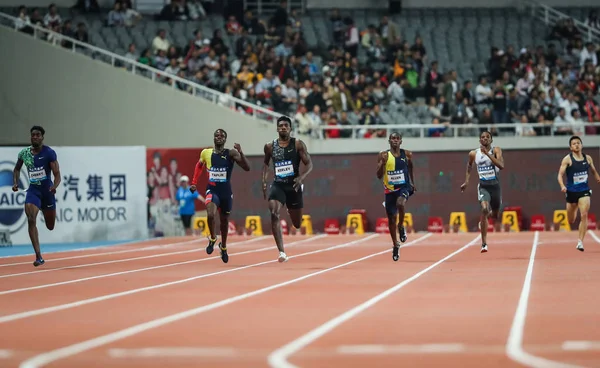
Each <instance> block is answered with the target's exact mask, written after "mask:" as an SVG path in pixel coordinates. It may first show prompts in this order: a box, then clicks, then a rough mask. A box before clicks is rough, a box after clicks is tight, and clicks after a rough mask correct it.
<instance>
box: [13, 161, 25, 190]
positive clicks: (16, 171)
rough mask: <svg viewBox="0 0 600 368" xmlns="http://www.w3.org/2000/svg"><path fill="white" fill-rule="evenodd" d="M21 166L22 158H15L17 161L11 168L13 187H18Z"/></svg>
mask: <svg viewBox="0 0 600 368" xmlns="http://www.w3.org/2000/svg"><path fill="white" fill-rule="evenodd" d="M22 167H23V160H21V159H20V158H19V159H18V160H17V163H16V164H15V168H14V169H13V188H15V187H16V188H18V187H19V176H20V173H21V168H22Z"/></svg>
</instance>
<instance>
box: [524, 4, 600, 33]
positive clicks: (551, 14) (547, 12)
mask: <svg viewBox="0 0 600 368" xmlns="http://www.w3.org/2000/svg"><path fill="white" fill-rule="evenodd" d="M527 5H528V6H530V7H531V15H532V16H533V17H534V18H538V19H540V20H542V21H543V22H544V23H545V24H546V25H547V26H553V25H554V24H556V23H557V22H558V21H559V20H561V19H569V18H572V17H571V16H569V15H567V14H565V13H562V12H559V11H558V10H556V9H554V8H552V7H549V6H548V5H545V4H542V3H540V2H538V1H535V0H527ZM573 23H574V24H575V26H576V27H577V28H578V29H579V30H580V31H582V32H584V33H585V34H586V35H587V40H588V41H590V42H600V30H598V29H594V28H592V27H590V26H588V25H587V24H585V23H583V22H582V21H580V20H578V19H573Z"/></svg>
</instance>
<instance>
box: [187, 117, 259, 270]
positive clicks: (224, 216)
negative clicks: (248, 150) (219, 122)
mask: <svg viewBox="0 0 600 368" xmlns="http://www.w3.org/2000/svg"><path fill="white" fill-rule="evenodd" d="M226 142H227V132H225V131H224V130H223V129H217V130H216V131H215V134H214V148H207V149H204V150H202V152H201V153H200V160H199V161H198V163H196V168H195V170H194V178H193V179H192V185H191V186H190V190H191V191H192V193H193V192H194V191H195V190H196V185H197V184H198V179H199V178H200V174H201V173H202V171H203V170H204V168H206V173H207V175H208V184H207V186H206V194H205V196H204V197H205V203H206V212H207V217H208V219H207V220H208V229H209V231H210V238H209V239H208V246H207V247H206V253H208V254H212V252H213V250H214V247H215V243H216V242H217V236H216V235H215V217H216V215H217V210H218V209H220V210H221V211H220V214H219V220H220V221H219V222H220V225H221V226H220V228H221V242H220V243H219V250H220V251H221V260H223V262H224V263H227V262H229V255H228V254H227V235H228V231H229V215H230V214H231V208H232V206H233V191H232V190H231V172H232V171H233V163H234V162H236V163H237V164H238V165H239V166H240V167H241V168H242V169H244V171H250V163H249V162H248V159H247V158H246V156H244V154H243V153H242V147H241V146H240V145H239V143H235V144H234V145H233V147H234V148H233V149H227V148H225V143H226Z"/></svg>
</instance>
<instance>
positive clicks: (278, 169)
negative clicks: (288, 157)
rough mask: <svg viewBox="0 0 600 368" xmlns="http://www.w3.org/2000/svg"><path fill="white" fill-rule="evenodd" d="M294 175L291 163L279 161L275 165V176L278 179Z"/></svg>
mask: <svg viewBox="0 0 600 368" xmlns="http://www.w3.org/2000/svg"><path fill="white" fill-rule="evenodd" d="M293 175H294V165H292V161H281V162H276V163H275V176H277V177H278V178H287V177H289V176H293Z"/></svg>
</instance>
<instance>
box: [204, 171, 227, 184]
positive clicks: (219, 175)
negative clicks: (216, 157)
mask: <svg viewBox="0 0 600 368" xmlns="http://www.w3.org/2000/svg"><path fill="white" fill-rule="evenodd" d="M208 180H209V181H211V182H213V183H224V182H226V181H227V171H225V169H223V170H221V169H218V168H217V169H210V171H209V174H208Z"/></svg>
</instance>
